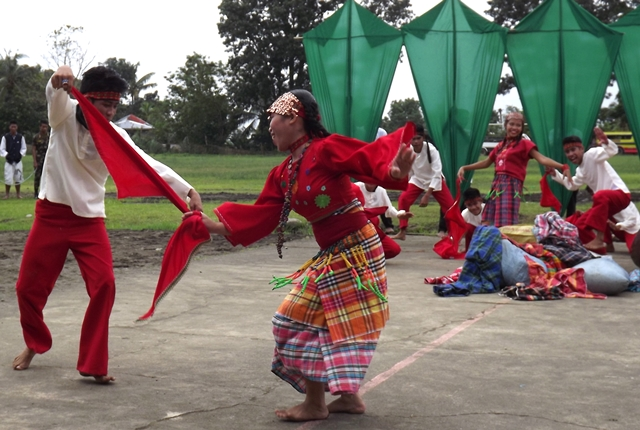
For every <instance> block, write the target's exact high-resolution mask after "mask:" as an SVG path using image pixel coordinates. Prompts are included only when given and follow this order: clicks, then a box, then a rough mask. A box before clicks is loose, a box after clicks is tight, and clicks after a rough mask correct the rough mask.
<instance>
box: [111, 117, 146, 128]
mask: <svg viewBox="0 0 640 430" xmlns="http://www.w3.org/2000/svg"><path fill="white" fill-rule="evenodd" d="M114 124H115V125H117V126H118V127H120V128H124V129H125V130H150V129H152V128H153V126H152V125H151V124H149V123H148V122H147V121H145V120H143V119H141V118H138V117H137V116H135V115H127V116H125V117H122V118H120V119H119V120H117V121H116V122H115V123H114Z"/></svg>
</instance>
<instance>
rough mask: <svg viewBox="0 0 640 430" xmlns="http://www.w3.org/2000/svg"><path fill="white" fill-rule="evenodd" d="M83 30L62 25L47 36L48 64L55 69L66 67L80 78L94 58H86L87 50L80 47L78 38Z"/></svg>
mask: <svg viewBox="0 0 640 430" xmlns="http://www.w3.org/2000/svg"><path fill="white" fill-rule="evenodd" d="M83 31H84V28H82V27H74V26H71V25H63V26H62V27H60V28H59V29H57V30H54V31H53V32H52V33H50V34H49V57H48V60H49V62H50V64H53V65H55V66H56V68H57V67H60V66H62V65H67V66H69V67H71V69H72V70H73V72H74V73H75V75H76V76H78V77H80V76H82V74H83V73H84V71H85V70H86V68H87V67H89V64H91V62H92V61H93V59H94V58H95V57H91V58H88V50H87V49H86V48H84V47H83V46H82V44H81V43H80V42H79V41H78V38H79V37H80V36H81V35H82V32H83Z"/></svg>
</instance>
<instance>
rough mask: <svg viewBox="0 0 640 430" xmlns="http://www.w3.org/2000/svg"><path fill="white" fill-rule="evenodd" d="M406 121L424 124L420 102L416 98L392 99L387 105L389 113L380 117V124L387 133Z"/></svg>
mask: <svg viewBox="0 0 640 430" xmlns="http://www.w3.org/2000/svg"><path fill="white" fill-rule="evenodd" d="M407 121H413V122H414V123H416V124H424V117H423V115H422V109H421V108H420V102H419V101H418V100H416V99H404V100H394V101H392V102H391V106H390V107H389V115H388V116H386V117H384V118H383V119H382V122H381V124H380V126H381V127H382V128H384V129H385V130H386V131H387V132H388V133H391V132H392V131H394V130H396V129H398V128H400V127H402V126H403V125H405V124H406V122H407Z"/></svg>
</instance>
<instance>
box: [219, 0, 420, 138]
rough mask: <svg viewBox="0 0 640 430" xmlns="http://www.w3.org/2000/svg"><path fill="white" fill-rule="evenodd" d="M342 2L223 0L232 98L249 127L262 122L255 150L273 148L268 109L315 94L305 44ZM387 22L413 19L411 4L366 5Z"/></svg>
mask: <svg viewBox="0 0 640 430" xmlns="http://www.w3.org/2000/svg"><path fill="white" fill-rule="evenodd" d="M342 4H343V1H338V0H327V1H319V0H243V1H238V0H222V1H221V2H220V6H219V9H220V22H219V23H218V30H219V32H220V36H221V37H222V40H223V43H224V45H225V46H226V47H227V51H228V52H229V53H230V56H229V60H228V68H229V69H230V70H231V71H232V73H231V74H230V75H229V77H228V80H227V88H228V91H229V97H230V99H231V100H233V104H234V105H235V106H236V107H237V108H238V109H239V110H241V111H242V112H244V117H243V119H244V120H245V121H247V122H249V121H253V120H258V126H257V128H256V130H255V132H254V134H253V136H252V140H253V145H254V147H268V146H269V145H270V141H271V139H270V137H269V133H268V127H269V126H268V122H267V117H266V115H264V114H263V113H264V111H265V110H266V108H267V107H268V106H269V105H270V103H272V102H273V101H274V100H275V99H276V97H278V96H279V95H280V94H282V93H284V92H286V91H289V90H292V89H295V88H304V89H309V87H310V82H309V75H308V71H307V67H306V57H305V53H304V48H303V45H302V41H301V40H300V39H299V38H300V37H301V36H302V35H303V34H304V33H305V32H307V31H309V30H311V29H312V28H314V27H315V26H317V25H318V24H320V23H321V22H322V20H323V19H324V18H326V17H327V16H328V14H329V13H331V12H333V11H335V10H336V9H338V8H339V7H340V6H342ZM362 4H363V6H365V7H369V8H370V10H373V11H374V13H377V14H382V16H383V18H384V19H386V20H387V22H389V21H391V22H390V23H391V24H401V23H403V22H406V21H408V20H409V19H410V17H411V16H412V15H411V12H410V11H409V9H408V7H409V6H410V2H409V0H365V1H364V2H362Z"/></svg>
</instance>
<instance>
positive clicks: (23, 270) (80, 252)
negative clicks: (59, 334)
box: [16, 200, 116, 376]
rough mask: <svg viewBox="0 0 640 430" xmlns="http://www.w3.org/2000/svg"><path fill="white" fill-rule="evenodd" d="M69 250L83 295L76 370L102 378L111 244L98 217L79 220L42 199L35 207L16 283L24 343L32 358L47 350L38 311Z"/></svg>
mask: <svg viewBox="0 0 640 430" xmlns="http://www.w3.org/2000/svg"><path fill="white" fill-rule="evenodd" d="M69 250H71V252H73V255H74V256H75V258H76V260H77V262H78V266H79V267H80V273H81V274H82V278H83V279H84V282H85V285H86V290H87V294H88V295H89V306H88V307H87V310H86V313H85V317H84V321H83V323H82V331H81V334H80V352H79V357H78V366H77V369H78V370H79V371H80V372H82V373H87V374H90V375H96V376H102V375H107V367H108V358H109V350H108V337H109V316H110V315H111V308H112V307H113V302H114V300H115V291H116V289H115V279H114V275H113V261H112V256H111V244H110V243H109V237H108V236H107V230H106V228H105V226H104V219H102V218H83V217H79V216H77V215H75V214H74V213H73V212H72V211H71V208H70V207H69V206H66V205H61V204H57V203H51V202H49V201H47V200H38V202H37V203H36V217H35V221H34V223H33V227H32V228H31V231H30V232H29V237H28V238H27V243H26V245H25V248H24V255H23V257H22V263H21V265H20V273H19V275H18V282H17V284H16V294H17V296H18V306H19V308H20V324H21V325H22V333H23V336H24V340H25V343H26V345H27V347H29V348H31V349H32V350H34V351H35V352H36V353H38V354H42V353H44V352H46V351H48V350H49V349H51V344H52V339H51V333H50V332H49V329H48V328H47V325H46V324H45V322H44V317H43V314H42V310H43V309H44V306H45V305H46V303H47V299H48V297H49V295H50V294H51V291H52V290H53V287H54V285H55V283H56V280H57V279H58V276H59V275H60V272H61V271H62V268H63V267H64V262H65V259H66V257H67V252H68V251H69Z"/></svg>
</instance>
